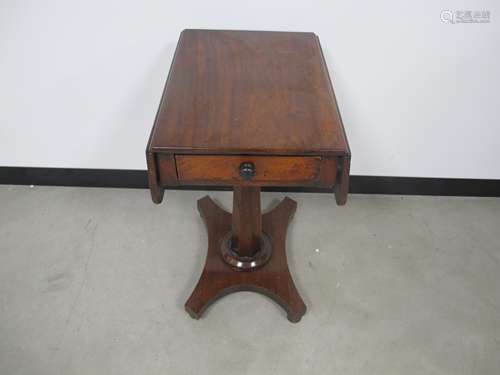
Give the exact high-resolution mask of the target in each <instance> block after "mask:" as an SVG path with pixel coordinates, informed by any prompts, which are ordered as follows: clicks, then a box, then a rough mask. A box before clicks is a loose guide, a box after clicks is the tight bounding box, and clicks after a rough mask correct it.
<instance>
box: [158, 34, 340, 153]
mask: <svg viewBox="0 0 500 375" xmlns="http://www.w3.org/2000/svg"><path fill="white" fill-rule="evenodd" d="M150 147H151V151H154V152H175V153H183V152H191V153H193V152H195V153H217V154H273V155H292V154H293V155H314V154H321V155H348V154H349V147H348V144H347V140H346V136H345V132H344V128H343V125H342V121H341V118H340V115H339V112H338V108H337V103H336V100H335V96H334V93H333V89H332V86H331V83H330V79H329V76H328V71H327V67H326V64H325V60H324V58H323V53H322V51H321V47H320V44H319V39H318V37H317V36H316V35H315V34H313V33H291V32H265V31H218V30H184V31H183V32H182V34H181V37H180V39H179V43H178V45H177V49H176V52H175V55H174V59H173V61H172V66H171V69H170V72H169V76H168V79H167V83H166V85H165V90H164V93H163V97H162V100H161V104H160V107H159V110H158V114H157V117H156V120H155V127H154V130H153V134H152V137H151V143H150Z"/></svg>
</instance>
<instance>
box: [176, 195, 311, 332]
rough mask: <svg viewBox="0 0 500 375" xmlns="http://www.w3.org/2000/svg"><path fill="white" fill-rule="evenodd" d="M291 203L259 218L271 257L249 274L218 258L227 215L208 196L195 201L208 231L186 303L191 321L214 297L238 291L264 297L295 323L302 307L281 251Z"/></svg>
mask: <svg viewBox="0 0 500 375" xmlns="http://www.w3.org/2000/svg"><path fill="white" fill-rule="evenodd" d="M296 207H297V204H296V203H295V201H293V200H291V199H289V198H285V199H284V200H283V201H282V202H281V203H280V204H279V205H278V206H277V207H276V208H275V209H274V210H272V211H270V212H268V213H266V214H264V215H263V217H262V228H263V231H264V232H265V233H267V234H268V235H269V238H271V239H272V248H273V255H272V256H271V259H270V260H269V261H268V262H267V263H266V264H265V265H263V266H262V267H260V268H256V269H254V270H252V271H250V272H238V271H234V270H233V268H232V267H230V266H229V265H228V264H227V263H225V262H224V261H223V260H222V258H221V256H220V248H219V246H220V240H221V238H223V237H224V235H225V234H226V233H227V232H228V231H230V230H231V222H232V218H231V214H230V213H228V212H226V211H224V210H223V209H221V208H220V207H219V206H217V205H216V204H215V203H214V202H213V201H212V200H211V199H210V198H209V197H205V198H202V199H200V200H199V201H198V210H199V211H200V214H201V216H202V217H203V219H204V221H205V225H206V227H207V231H208V252H207V256H206V260H205V267H204V268H203V272H202V274H201V276H200V279H199V281H198V283H197V285H196V287H195V288H194V291H193V293H192V294H191V296H190V297H189V299H188V300H187V302H186V305H185V308H186V311H187V312H188V313H189V314H190V315H191V316H192V317H193V318H195V319H198V318H200V317H201V315H202V314H203V312H204V311H205V310H206V308H207V307H208V306H209V305H210V304H212V303H213V302H214V301H216V300H217V299H218V298H220V297H222V296H225V295H227V294H229V293H232V292H237V291H241V290H248V291H254V292H258V293H261V294H264V295H266V296H268V297H270V298H272V299H273V300H274V301H276V302H277V303H278V304H279V305H281V306H282V307H283V308H284V309H285V310H286V312H287V317H288V320H290V321H291V322H298V321H299V320H300V319H301V318H302V316H303V315H304V314H305V312H306V305H305V304H304V301H302V298H301V297H300V295H299V293H298V291H297V288H296V287H295V284H294V282H293V279H292V276H291V275H290V271H289V270H288V263H287V259H286V252H285V240H286V231H287V227H288V222H289V221H290V220H291V218H292V216H293V214H294V213H295V210H296Z"/></svg>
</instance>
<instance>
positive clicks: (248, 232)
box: [231, 186, 262, 257]
mask: <svg viewBox="0 0 500 375" xmlns="http://www.w3.org/2000/svg"><path fill="white" fill-rule="evenodd" d="M261 238H262V215H261V210H260V187H258V186H257V187H255V186H235V187H234V193H233V221H232V237H231V247H232V249H233V250H234V251H235V252H236V253H237V254H238V256H240V257H253V256H254V255H255V254H257V252H258V251H259V250H260V245H261Z"/></svg>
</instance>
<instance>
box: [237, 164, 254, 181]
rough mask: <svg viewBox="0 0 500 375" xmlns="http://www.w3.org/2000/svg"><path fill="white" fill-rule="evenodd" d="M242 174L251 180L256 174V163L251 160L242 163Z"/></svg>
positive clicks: (245, 178) (244, 177) (247, 179)
mask: <svg viewBox="0 0 500 375" xmlns="http://www.w3.org/2000/svg"><path fill="white" fill-rule="evenodd" d="M240 176H241V177H242V178H243V179H244V180H246V181H249V180H251V179H252V177H253V176H255V165H254V164H253V163H251V162H244V163H241V164H240Z"/></svg>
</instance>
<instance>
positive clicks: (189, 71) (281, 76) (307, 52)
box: [146, 30, 351, 322]
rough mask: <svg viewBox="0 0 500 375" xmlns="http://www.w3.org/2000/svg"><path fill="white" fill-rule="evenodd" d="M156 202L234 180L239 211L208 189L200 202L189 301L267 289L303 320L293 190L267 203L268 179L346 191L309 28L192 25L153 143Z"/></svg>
mask: <svg viewBox="0 0 500 375" xmlns="http://www.w3.org/2000/svg"><path fill="white" fill-rule="evenodd" d="M146 157H147V164H148V179H149V186H150V190H151V195H152V198H153V201H154V202H155V203H160V202H161V201H162V198H163V190H164V188H175V187H176V186H177V187H180V186H194V185H201V186H215V185H222V186H230V187H233V189H234V193H233V212H232V214H231V213H229V212H226V211H225V210H223V209H222V208H220V207H219V206H217V205H216V204H215V203H214V201H212V200H211V199H210V198H209V197H208V196H206V197H204V198H202V199H200V200H198V210H199V211H200V214H201V216H202V217H203V219H204V221H205V224H206V227H207V230H208V253H207V257H206V262H205V268H204V270H203V272H202V274H201V276H200V279H199V281H198V284H197V285H196V287H195V288H194V291H193V292H192V294H191V296H190V297H189V299H188V300H187V302H186V305H185V307H186V310H187V312H188V313H189V314H190V315H191V316H192V317H193V318H196V319H197V318H199V317H200V316H201V314H202V313H203V311H204V310H205V308H206V307H207V306H208V305H209V304H210V303H212V302H213V301H214V300H216V299H217V298H218V297H221V296H223V295H226V294H228V293H231V292H236V291H240V290H250V291H255V292H259V293H263V294H265V295H267V296H268V297H270V298H272V299H274V300H275V301H276V302H277V303H279V304H280V305H281V306H282V307H283V308H284V309H285V310H286V312H287V316H288V319H289V320H290V321H292V322H298V321H299V320H300V319H301V317H302V316H303V315H304V313H305V311H306V306H305V304H304V302H303V301H302V298H301V297H300V295H299V293H298V292H297V289H296V287H295V285H294V282H293V280H292V277H291V275H290V271H289V270H288V264H287V259H286V253H285V239H286V231H287V227H288V222H289V220H290V219H291V218H292V216H293V214H294V213H295V209H296V206H297V204H296V202H295V201H293V200H292V199H290V198H285V199H284V200H283V201H282V202H281V203H280V204H279V205H278V206H277V207H276V208H274V209H273V210H271V211H270V212H267V213H265V214H263V215H262V214H261V203H260V191H261V187H262V186H273V187H278V188H279V187H297V188H303V187H318V188H329V189H330V188H331V189H332V191H334V192H335V198H336V201H337V204H339V205H342V204H344V203H345V202H346V199H347V193H348V184H349V166H350V158H351V156H350V151H349V146H348V143H347V139H346V135H345V132H344V128H343V125H342V121H341V118H340V115H339V111H338V108H337V102H336V100H335V95H334V93H333V88H332V85H331V82H330V78H329V76H328V71H327V67H326V64H325V60H324V57H323V53H322V51H321V47H320V44H319V39H318V37H317V36H316V35H315V34H313V33H291V32H265V31H218V30H184V31H183V32H182V33H181V35H180V38H179V42H178V44H177V49H176V51H175V55H174V58H173V61H172V65H171V67H170V72H169V75H168V78H167V82H166V85H165V89H164V92H163V96H162V99H161V103H160V107H159V109H158V113H157V115H156V119H155V123H154V126H153V130H152V132H151V137H150V140H149V143H148V146H147V150H146Z"/></svg>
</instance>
